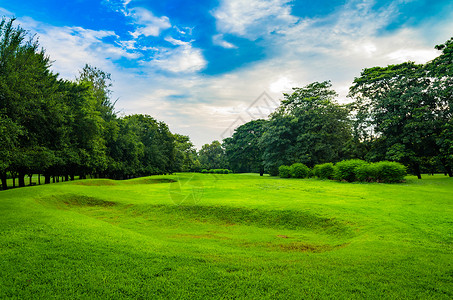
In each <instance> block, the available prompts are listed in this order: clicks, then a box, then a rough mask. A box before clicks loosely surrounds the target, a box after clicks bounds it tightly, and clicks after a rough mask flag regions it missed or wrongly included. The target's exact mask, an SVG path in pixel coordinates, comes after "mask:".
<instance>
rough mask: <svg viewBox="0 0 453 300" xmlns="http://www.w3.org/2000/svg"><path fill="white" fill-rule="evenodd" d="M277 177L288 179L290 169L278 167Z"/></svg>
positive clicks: (288, 167) (283, 166)
mask: <svg viewBox="0 0 453 300" xmlns="http://www.w3.org/2000/svg"><path fill="white" fill-rule="evenodd" d="M278 176H280V177H281V178H290V177H291V167H290V166H285V165H282V166H280V167H278Z"/></svg>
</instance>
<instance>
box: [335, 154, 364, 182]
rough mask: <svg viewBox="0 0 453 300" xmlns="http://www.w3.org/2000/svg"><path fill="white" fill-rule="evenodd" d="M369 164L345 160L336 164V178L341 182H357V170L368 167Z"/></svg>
mask: <svg viewBox="0 0 453 300" xmlns="http://www.w3.org/2000/svg"><path fill="white" fill-rule="evenodd" d="M366 164H367V162H366V161H363V160H361V159H349V160H343V161H340V162H338V163H336V164H335V171H334V178H335V179H336V180H339V181H343V180H344V181H348V182H353V181H356V180H357V178H356V169H357V168H358V167H359V166H363V165H366Z"/></svg>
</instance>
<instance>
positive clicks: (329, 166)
mask: <svg viewBox="0 0 453 300" xmlns="http://www.w3.org/2000/svg"><path fill="white" fill-rule="evenodd" d="M334 171H335V168H334V165H333V163H324V164H319V165H316V166H314V168H313V174H314V175H315V176H316V177H318V178H319V179H333V176H334Z"/></svg>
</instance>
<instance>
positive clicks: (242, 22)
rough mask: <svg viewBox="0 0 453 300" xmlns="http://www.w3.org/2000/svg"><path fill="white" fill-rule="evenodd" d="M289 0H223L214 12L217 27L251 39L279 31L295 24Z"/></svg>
mask: <svg viewBox="0 0 453 300" xmlns="http://www.w3.org/2000/svg"><path fill="white" fill-rule="evenodd" d="M289 2H290V1H289V0H248V1H243V0H223V1H221V4H220V6H219V7H218V8H217V9H216V10H214V11H213V12H212V14H213V16H214V17H215V18H216V24H217V29H218V30H219V31H220V32H222V33H231V34H237V35H239V36H242V37H246V38H249V39H252V40H254V39H256V38H258V37H259V36H261V35H265V34H268V33H270V32H273V31H277V30H279V29H280V28H282V27H285V26H288V24H293V23H295V22H296V21H297V18H295V17H294V16H292V15H291V7H290V5H289V4H288V3H289Z"/></svg>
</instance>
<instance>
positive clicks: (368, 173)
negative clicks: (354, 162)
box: [355, 163, 377, 182]
mask: <svg viewBox="0 0 453 300" xmlns="http://www.w3.org/2000/svg"><path fill="white" fill-rule="evenodd" d="M355 176H356V179H357V180H358V181H361V182H375V181H377V168H376V164H375V163H371V164H368V163H367V164H363V165H360V166H357V167H356V169H355Z"/></svg>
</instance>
